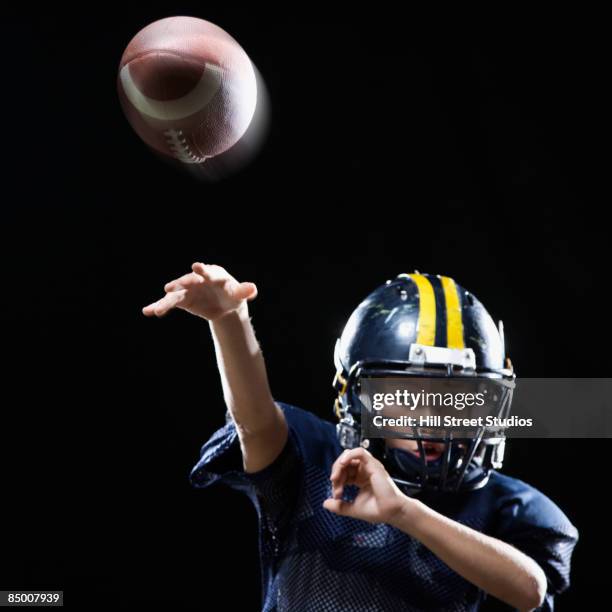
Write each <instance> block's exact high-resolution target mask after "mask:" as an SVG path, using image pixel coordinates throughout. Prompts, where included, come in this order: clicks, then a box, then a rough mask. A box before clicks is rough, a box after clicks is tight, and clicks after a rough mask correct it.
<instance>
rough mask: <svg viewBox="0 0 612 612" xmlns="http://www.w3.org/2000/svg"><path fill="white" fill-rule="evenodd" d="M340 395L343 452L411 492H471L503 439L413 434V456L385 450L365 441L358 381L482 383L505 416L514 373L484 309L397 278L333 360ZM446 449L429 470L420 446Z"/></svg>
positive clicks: (414, 279) (442, 288)
mask: <svg viewBox="0 0 612 612" xmlns="http://www.w3.org/2000/svg"><path fill="white" fill-rule="evenodd" d="M334 362H335V366H336V376H335V378H334V387H335V389H336V390H337V392H338V397H337V398H336V401H335V404H334V411H335V414H336V416H337V417H338V419H339V421H340V422H339V423H338V425H337V432H338V437H339V440H340V443H341V445H342V446H343V447H344V448H353V447H355V446H358V445H361V446H364V447H366V448H368V449H369V450H370V451H371V452H372V453H373V454H374V455H375V456H378V458H380V459H381V460H382V461H383V462H384V463H385V465H386V466H387V469H388V470H389V472H390V474H391V476H392V477H393V478H394V480H395V481H396V482H397V483H398V484H400V485H403V486H404V487H407V488H409V489H434V490H438V491H449V490H455V491H456V490H459V489H462V490H471V489H476V488H480V487H482V486H484V485H485V484H486V483H487V481H488V478H489V473H490V470H491V469H492V468H500V467H501V466H502V461H503V452H504V441H505V438H504V435H503V432H497V433H496V434H495V435H493V436H491V435H488V436H485V435H484V434H485V431H484V428H480V429H479V430H478V431H477V432H476V433H475V435H474V436H473V437H470V438H457V437H454V436H453V434H452V433H450V432H448V431H444V430H442V433H440V430H438V431H437V433H436V437H435V438H432V437H431V435H428V434H426V433H425V432H423V431H422V429H421V428H418V427H416V428H414V431H413V433H412V434H410V435H406V436H402V437H406V438H409V439H412V440H416V442H417V444H418V449H419V453H418V456H417V455H416V454H413V453H409V452H405V451H400V450H398V449H389V448H387V445H386V444H384V440H381V439H368V438H366V437H364V435H363V432H362V427H361V409H362V405H361V402H360V399H359V390H360V386H361V385H360V383H361V379H362V378H364V377H372V376H413V377H414V376H416V377H423V378H431V377H440V376H443V377H471V379H472V380H474V378H476V379H482V378H486V379H487V383H488V384H493V385H495V386H496V387H497V386H499V389H500V391H501V392H500V393H499V394H498V395H499V397H500V401H499V404H498V406H499V414H500V416H507V414H508V411H509V409H510V404H511V401H512V388H513V387H514V378H515V375H514V372H513V368H512V365H511V363H510V360H509V359H506V356H505V347H504V334H503V326H502V323H501V321H500V323H499V326H496V325H495V323H494V322H493V319H492V318H491V316H490V315H489V313H488V312H487V311H486V310H485V308H484V306H483V305H482V304H481V303H480V302H479V301H478V300H477V299H476V298H475V297H474V296H473V295H472V294H471V293H469V292H468V291H466V290H465V289H464V288H463V287H461V286H459V285H457V284H456V283H455V281H454V280H453V279H451V278H448V277H445V276H439V275H432V274H420V273H418V272H415V273H414V274H400V275H398V276H397V277H396V278H395V279H394V280H393V281H390V280H389V281H387V282H386V283H385V284H384V285H382V286H380V287H378V288H377V289H375V290H374V291H373V292H372V293H370V295H368V296H367V297H366V299H365V300H363V302H361V304H359V306H358V307H357V309H356V310H355V311H354V312H353V314H352V315H351V316H350V318H349V320H348V322H347V323H346V326H345V328H344V331H343V332H342V335H341V337H340V338H339V339H338V341H337V342H336V349H335V354H334ZM434 439H435V441H436V442H443V443H444V451H443V452H442V455H441V457H440V458H439V459H438V460H437V461H435V462H428V460H427V457H426V453H425V451H424V446H423V442H424V441H427V440H430V441H432V440H434Z"/></svg>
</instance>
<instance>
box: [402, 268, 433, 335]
mask: <svg viewBox="0 0 612 612" xmlns="http://www.w3.org/2000/svg"><path fill="white" fill-rule="evenodd" d="M408 276H410V278H411V279H412V280H413V281H414V284H415V285H416V286H417V289H418V290H419V321H418V323H417V339H416V341H417V344H424V345H425V346H434V345H435V343H436V297H435V295H434V289H433V285H432V284H431V282H430V281H429V279H428V278H427V277H426V276H423V275H422V274H409V275H408Z"/></svg>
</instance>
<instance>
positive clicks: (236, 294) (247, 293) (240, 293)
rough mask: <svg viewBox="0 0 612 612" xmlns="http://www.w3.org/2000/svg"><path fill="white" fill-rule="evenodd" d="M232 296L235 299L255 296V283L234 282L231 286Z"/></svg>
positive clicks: (249, 298) (246, 298)
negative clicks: (233, 285)
mask: <svg viewBox="0 0 612 612" xmlns="http://www.w3.org/2000/svg"><path fill="white" fill-rule="evenodd" d="M232 297H233V298H234V299H236V300H252V299H254V298H255V297H257V287H256V286H255V283H236V285H235V287H233V288H232Z"/></svg>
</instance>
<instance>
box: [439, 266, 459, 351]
mask: <svg viewBox="0 0 612 612" xmlns="http://www.w3.org/2000/svg"><path fill="white" fill-rule="evenodd" d="M439 278H440V281H441V283H442V290H443V291H444V301H445V303H446V346H448V348H454V349H462V348H465V344H464V340H463V316H462V314H461V302H460V300H459V292H458V291H457V285H456V284H455V281H454V280H453V279H452V278H448V277H447V276H440V277H439Z"/></svg>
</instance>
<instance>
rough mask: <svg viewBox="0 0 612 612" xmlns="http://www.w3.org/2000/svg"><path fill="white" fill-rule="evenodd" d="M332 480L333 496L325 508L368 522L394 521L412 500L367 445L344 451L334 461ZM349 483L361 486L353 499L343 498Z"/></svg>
mask: <svg viewBox="0 0 612 612" xmlns="http://www.w3.org/2000/svg"><path fill="white" fill-rule="evenodd" d="M330 480H331V483H332V497H331V498H330V499H326V500H325V501H324V502H323V507H324V508H326V509H327V510H329V511H330V512H334V513H335V514H340V515H342V516H350V517H352V518H357V519H361V520H363V521H368V522H369V523H389V524H392V523H393V521H394V519H395V518H397V516H398V515H399V514H402V513H403V512H405V511H406V509H407V506H408V505H410V502H411V501H413V500H411V499H410V498H409V497H407V496H406V495H404V494H403V493H402V492H401V491H400V490H399V489H398V487H397V485H396V484H395V483H394V482H393V480H392V478H391V476H389V474H388V472H387V470H386V469H385V467H384V465H383V464H382V463H381V462H380V461H378V459H376V458H374V457H373V456H372V454H371V453H370V452H368V451H367V450H365V448H353V449H351V450H345V451H344V452H343V453H342V454H341V455H340V456H339V457H338V459H336V461H335V462H334V465H333V466H332V472H331V477H330ZM347 485H355V486H356V487H358V488H359V493H358V494H357V497H356V498H355V500H354V501H352V502H348V501H344V500H343V499H342V493H343V490H344V487H345V486H347Z"/></svg>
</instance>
